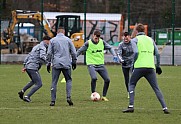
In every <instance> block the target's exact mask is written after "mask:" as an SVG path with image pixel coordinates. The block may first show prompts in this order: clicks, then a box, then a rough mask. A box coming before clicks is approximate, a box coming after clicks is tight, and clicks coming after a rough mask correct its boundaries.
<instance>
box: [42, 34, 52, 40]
mask: <svg viewBox="0 0 181 124" xmlns="http://www.w3.org/2000/svg"><path fill="white" fill-rule="evenodd" d="M50 39H51V37H49V36H47V35H45V36H43V40H50Z"/></svg>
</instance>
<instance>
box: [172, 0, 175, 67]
mask: <svg viewBox="0 0 181 124" xmlns="http://www.w3.org/2000/svg"><path fill="white" fill-rule="evenodd" d="M174 34H175V0H172V65H174V58H175V57H174V52H175V51H174V49H175V48H174V39H175V37H174Z"/></svg>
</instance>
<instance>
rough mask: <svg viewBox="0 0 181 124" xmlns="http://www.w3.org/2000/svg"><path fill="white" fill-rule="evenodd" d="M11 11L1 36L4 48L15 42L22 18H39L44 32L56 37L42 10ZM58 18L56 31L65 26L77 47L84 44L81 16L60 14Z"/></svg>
mask: <svg viewBox="0 0 181 124" xmlns="http://www.w3.org/2000/svg"><path fill="white" fill-rule="evenodd" d="M11 13H12V18H11V20H10V22H9V25H8V27H7V29H6V32H3V36H2V37H1V46H2V48H8V46H9V44H11V43H14V44H15V42H14V41H13V37H14V29H15V25H16V24H18V23H20V22H23V21H22V20H26V22H28V21H30V20H37V21H38V22H39V23H40V25H41V26H42V25H43V27H44V31H43V32H44V33H45V34H46V35H48V36H50V37H54V36H55V35H56V33H54V32H53V31H52V30H51V27H50V25H49V22H48V20H47V19H46V17H45V16H44V15H43V16H42V14H41V12H39V11H26V10H13V11H12V12H11ZM42 17H43V18H42ZM56 18H57V20H56V23H55V25H54V29H55V32H56V31H57V29H58V27H59V26H63V27H64V28H65V35H66V36H68V37H69V38H71V39H72V42H73V43H74V45H75V47H76V49H78V48H80V47H81V46H82V45H83V44H84V36H83V33H82V32H81V25H80V16H76V15H60V16H56ZM42 22H43V24H42ZM18 49H19V48H18ZM20 53H22V52H20Z"/></svg>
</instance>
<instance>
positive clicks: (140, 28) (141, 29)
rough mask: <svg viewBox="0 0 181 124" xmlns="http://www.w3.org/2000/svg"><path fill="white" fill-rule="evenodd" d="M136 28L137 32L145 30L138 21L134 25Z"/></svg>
mask: <svg viewBox="0 0 181 124" xmlns="http://www.w3.org/2000/svg"><path fill="white" fill-rule="evenodd" d="M136 30H137V31H138V32H144V31H145V27H144V25H143V24H141V23H139V24H138V25H137V26H136Z"/></svg>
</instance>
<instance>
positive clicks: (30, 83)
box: [18, 69, 34, 100]
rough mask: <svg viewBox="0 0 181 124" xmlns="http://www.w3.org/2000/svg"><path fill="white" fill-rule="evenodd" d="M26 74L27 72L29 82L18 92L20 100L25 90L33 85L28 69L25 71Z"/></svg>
mask: <svg viewBox="0 0 181 124" xmlns="http://www.w3.org/2000/svg"><path fill="white" fill-rule="evenodd" d="M26 72H27V74H28V76H29V77H30V79H31V81H30V82H29V83H28V84H26V85H25V87H23V89H22V90H21V91H20V92H18V95H19V97H20V98H21V99H22V100H23V96H24V93H25V92H26V90H27V89H29V88H30V87H31V86H33V85H34V82H33V81H32V76H31V74H30V73H29V71H28V69H27V70H26Z"/></svg>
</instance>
